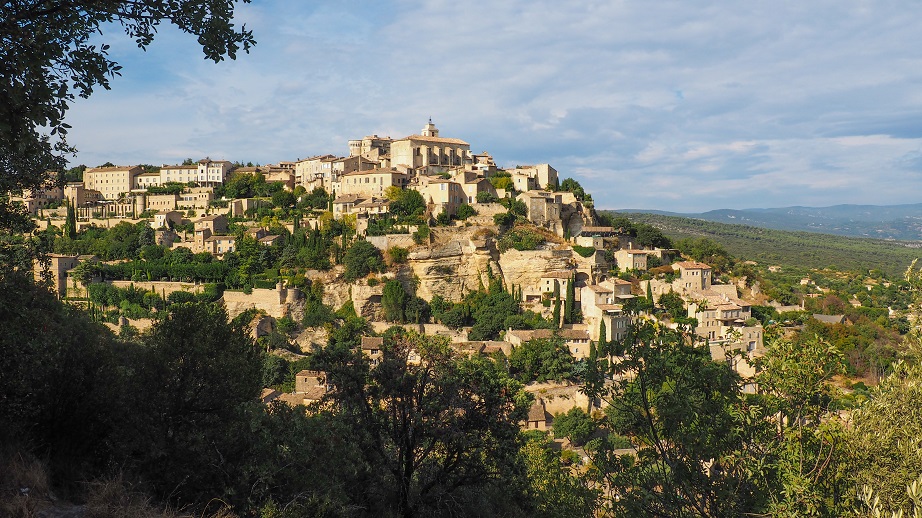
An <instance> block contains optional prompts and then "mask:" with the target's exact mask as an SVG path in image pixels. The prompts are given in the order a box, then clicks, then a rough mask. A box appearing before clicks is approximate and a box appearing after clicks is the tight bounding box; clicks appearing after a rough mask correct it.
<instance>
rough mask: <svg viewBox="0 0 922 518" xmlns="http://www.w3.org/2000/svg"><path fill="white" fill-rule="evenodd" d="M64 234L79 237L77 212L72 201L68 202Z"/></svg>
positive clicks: (73, 237)
mask: <svg viewBox="0 0 922 518" xmlns="http://www.w3.org/2000/svg"><path fill="white" fill-rule="evenodd" d="M64 235H66V236H67V237H68V238H69V239H76V237H77V213H76V211H75V210H74V206H73V205H71V204H70V203H68V204H67V219H66V220H64Z"/></svg>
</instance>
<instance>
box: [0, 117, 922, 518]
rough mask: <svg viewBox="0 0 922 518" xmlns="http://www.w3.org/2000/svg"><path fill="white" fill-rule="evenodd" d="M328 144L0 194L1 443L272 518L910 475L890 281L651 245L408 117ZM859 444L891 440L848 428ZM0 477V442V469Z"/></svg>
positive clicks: (897, 290)
mask: <svg viewBox="0 0 922 518" xmlns="http://www.w3.org/2000/svg"><path fill="white" fill-rule="evenodd" d="M346 148H347V149H348V151H346V152H347V153H348V155H347V156H336V155H322V156H313V157H308V158H304V159H298V160H292V161H287V162H286V161H283V162H279V163H277V164H270V165H259V164H250V163H240V162H230V161H226V160H214V159H211V158H204V159H201V160H198V161H195V160H193V159H187V160H185V161H184V162H183V163H182V164H178V165H162V166H152V165H147V164H141V165H133V166H117V165H114V164H110V163H107V164H103V165H102V166H100V167H95V168H86V167H82V166H81V167H75V168H73V169H70V170H67V171H62V172H58V173H49V174H48V183H47V187H46V188H45V189H42V190H40V191H32V192H22V193H13V194H14V195H16V196H15V198H14V199H12V200H10V201H11V202H12V204H13V205H12V207H13V208H14V211H19V212H18V213H17V214H18V215H21V216H23V217H25V216H28V217H30V218H31V221H32V222H33V223H34V227H35V228H34V229H33V230H31V231H30V232H29V233H28V235H26V233H25V232H21V233H18V234H16V233H11V234H9V235H7V236H6V238H5V239H0V253H3V254H6V257H7V261H8V263H9V268H8V270H7V271H8V272H12V273H8V274H7V275H5V276H0V282H2V283H4V286H6V288H5V290H6V291H8V292H9V293H14V294H15V295H14V297H13V299H14V300H15V303H13V304H9V303H6V304H0V312H2V313H3V314H4V315H6V316H5V317H4V318H5V320H4V322H6V323H7V329H5V331H6V332H7V334H8V336H9V337H10V338H9V339H8V340H7V343H8V344H9V345H8V346H7V352H6V355H5V356H4V362H5V364H4V376H3V377H0V384H2V386H3V387H4V390H3V391H2V393H3V394H13V395H14V397H11V398H8V397H7V398H0V410H3V412H5V413H6V415H10V416H12V418H11V419H9V420H6V421H7V422H8V423H11V425H12V426H11V427H9V429H8V430H7V431H6V432H5V433H7V434H8V435H7V436H8V437H21V436H29V437H34V439H30V440H32V441H34V442H35V443H36V444H42V445H49V446H48V447H47V448H48V450H47V451H49V452H51V453H50V454H49V458H51V456H53V457H54V458H55V461H54V464H53V465H56V466H59V467H60V466H64V467H65V469H67V467H69V466H71V465H72V464H73V462H74V461H73V460H72V459H73V458H75V457H71V455H72V453H71V452H74V451H77V452H78V454H77V456H78V457H81V456H82V458H83V459H86V460H85V461H81V462H83V464H81V465H87V466H90V465H91V464H92V463H94V462H97V463H98V464H99V466H97V467H90V468H87V469H91V470H94V472H95V473H98V474H105V473H107V470H108V469H109V468H108V467H109V466H116V465H117V466H127V468H125V469H127V471H128V472H129V473H132V474H133V476H135V477H137V478H136V480H138V481H139V483H142V484H147V487H150V488H151V489H150V490H149V491H150V492H151V494H154V495H157V498H159V499H160V500H159V502H161V503H169V502H178V503H182V504H183V505H190V506H193V507H194V508H196V509H204V508H203V507H202V506H203V505H204V504H203V502H208V501H210V500H213V499H214V498H216V497H221V498H223V499H226V500H227V501H229V502H231V503H229V504H227V506H228V507H229V508H230V507H233V508H234V509H237V510H243V511H242V512H243V513H244V514H241V516H255V514H254V513H255V510H256V509H258V510H259V512H260V515H262V516H273V517H277V518H281V517H285V516H292V517H293V516H304V515H314V514H316V513H313V510H316V509H315V507H316V506H318V505H321V504H318V503H317V502H325V501H330V502H334V504H332V505H334V506H338V507H337V508H338V509H340V510H341V511H342V512H340V513H338V514H337V513H333V514H332V515H342V516H353V515H356V514H355V513H352V512H351V511H348V509H363V510H365V511H363V512H367V513H366V514H362V513H359V514H358V515H374V516H377V515H380V513H379V511H380V510H381V509H390V510H391V511H392V512H391V515H394V516H397V515H400V516H407V515H417V516H429V515H438V514H440V513H439V511H438V510H440V509H449V508H450V509H462V508H465V507H466V506H468V504H469V503H472V502H475V503H472V504H470V505H474V506H475V507H476V508H477V509H483V510H484V511H483V512H482V513H480V514H477V513H475V514H476V515H482V516H492V515H501V516H506V515H511V516H536V515H538V516H544V515H548V516H598V515H601V514H604V509H608V508H609V507H611V508H615V507H619V506H620V508H622V509H624V510H626V511H625V514H624V515H625V516H638V515H646V514H657V515H664V516H671V515H677V514H689V515H691V514H695V515H698V511H692V510H688V512H685V511H683V512H674V509H677V508H686V507H687V506H688V505H689V504H688V503H689V502H691V503H695V502H698V501H699V500H697V499H698V496H697V495H710V496H707V498H706V500H707V504H706V507H707V508H708V509H709V511H708V512H707V513H704V514H703V515H709V516H736V515H739V514H740V513H739V512H738V510H740V509H755V510H759V512H760V513H761V512H762V511H763V510H765V509H776V510H779V509H781V510H785V509H795V508H796V509H801V506H808V507H809V506H811V505H814V504H812V503H810V502H815V501H818V499H824V498H828V499H829V501H830V502H831V501H832V500H834V499H835V498H839V496H837V495H842V494H845V493H844V492H846V491H847V492H848V494H849V495H851V496H850V497H849V498H850V500H848V501H847V502H846V503H844V504H835V505H833V504H828V506H829V508H835V509H840V510H841V509H844V508H846V507H850V506H851V507H854V506H857V505H866V506H868V507H871V506H872V505H874V504H873V502H874V500H873V499H872V498H871V497H872V493H868V492H865V493H858V492H856V491H855V490H854V488H855V487H857V484H858V483H859V482H860V483H862V484H873V485H874V487H880V488H882V489H881V491H886V494H888V495H902V494H903V493H905V491H904V487H905V484H904V482H905V481H906V480H910V479H911V478H912V477H913V476H916V475H915V473H917V472H918V471H917V469H916V467H915V466H917V462H918V455H917V453H918V451H917V450H918V448H915V447H914V445H916V444H917V438H918V436H919V434H918V433H917V432H914V431H913V430H916V429H917V427H918V423H917V421H918V420H916V419H911V418H907V420H908V421H912V423H910V424H905V425H902V426H891V425H890V424H889V422H886V423H885V422H884V421H880V422H878V421H877V420H876V419H878V417H880V416H884V417H887V416H891V415H897V414H891V413H889V412H888V411H887V410H886V407H885V406H883V407H880V408H884V410H881V411H877V410H875V411H874V412H865V410H864V409H865V408H878V407H872V406H871V405H886V404H891V403H887V401H888V400H887V399H886V398H887V397H890V396H887V395H886V394H887V392H885V391H887V390H889V391H891V393H892V394H897V393H898V392H894V391H896V390H897V389H896V388H893V387H897V388H899V387H902V385H893V384H894V383H905V384H906V387H907V389H906V390H913V391H917V389H918V384H917V383H916V382H915V381H912V380H916V379H918V376H919V374H918V373H917V371H915V370H912V371H910V370H907V369H918V366H917V365H918V364H917V360H915V359H914V358H917V357H922V352H919V351H920V349H919V347H920V346H919V344H922V336H920V334H919V332H918V322H919V321H920V317H919V316H918V307H919V305H918V302H917V301H918V294H919V293H920V290H922V271H919V270H918V269H917V263H916V262H913V263H912V264H911V265H910V266H909V269H908V270H907V272H906V273H905V274H904V278H903V279H901V280H897V279H892V278H888V277H887V276H886V275H885V274H884V272H882V271H880V270H873V269H869V270H866V271H862V272H849V271H842V270H839V269H837V268H835V267H834V266H829V267H826V268H822V269H821V268H803V267H799V266H798V265H797V261H782V262H780V263H779V264H775V263H770V262H767V261H763V263H764V264H759V263H756V262H754V261H751V260H745V259H744V258H742V257H735V258H734V257H732V256H730V254H729V253H728V252H727V251H726V250H725V249H723V247H722V246H721V245H720V244H719V243H717V242H715V241H711V240H709V239H707V238H698V237H692V238H687V237H681V235H682V234H680V233H678V232H675V233H673V232H672V231H673V230H674V229H670V235H672V236H679V237H673V238H672V239H674V241H673V240H672V239H670V238H667V237H666V235H664V233H663V231H661V230H660V229H659V228H658V227H655V226H653V225H651V224H647V223H644V222H643V220H642V219H641V218H637V217H633V216H632V217H630V218H629V217H626V216H625V215H621V214H616V213H610V212H606V211H597V210H596V209H595V206H594V202H593V199H592V196H591V194H589V193H588V192H586V191H585V189H584V188H583V187H582V186H581V185H580V184H579V182H578V181H576V180H574V179H573V178H569V177H566V175H565V174H561V173H560V172H559V171H558V170H557V169H555V168H554V167H553V166H552V165H551V164H533V165H521V164H517V165H506V166H501V165H500V164H497V163H495V161H494V160H493V158H492V157H491V155H490V154H489V153H486V152H482V153H478V154H475V153H473V152H472V151H471V146H470V144H468V143H467V142H466V141H464V140H461V139H458V138H448V137H443V136H442V135H441V132H440V131H439V129H438V128H437V127H436V126H435V125H434V124H433V123H432V122H431V121H430V122H429V123H427V124H426V125H425V126H424V127H423V128H422V130H421V131H420V132H419V134H414V135H410V136H407V137H404V138H399V139H393V138H390V137H382V136H378V135H371V136H366V137H364V138H362V139H356V140H352V141H349V142H347V143H346V146H344V151H345V149H346ZM17 207H18V208H17ZM664 228H667V227H666V226H665V225H664ZM686 235H688V234H686ZM691 235H692V236H696V234H691ZM10 251H13V252H15V253H9V252H10ZM33 252H34V253H33ZM760 257H771V256H760ZM769 260H770V259H769ZM75 308H76V310H75ZM39 322H40V323H41V325H37V323H39ZM106 327H107V328H108V329H106ZM915 355H918V356H915ZM904 361H905V362H906V363H904ZM913 362H915V363H913ZM891 372H892V373H899V376H894V375H892V374H890V373H891ZM7 373H10V374H8V375H7ZM907 380H908V381H907ZM873 385H877V386H878V387H880V388H879V389H878V388H872V387H873ZM888 387H889V388H888ZM899 390H903V389H902V388H900V389H899ZM907 394H908V393H907ZM913 394H915V393H913ZM900 397H902V396H900ZM906 398H907V399H906V401H914V400H918V397H917V396H916V395H907V396H906ZM892 401H894V402H893V403H892V405H893V407H892V408H902V407H903V406H904V404H903V402H902V401H904V400H902V399H899V400H896V399H894V400H892ZM910 406H911V405H910ZM899 415H903V414H899ZM906 415H909V414H906ZM61 416H64V417H61ZM887 419H890V417H887ZM908 421H907V422H908ZM3 422H4V420H0V425H2V424H3ZM869 427H870V428H871V429H873V430H875V431H874V432H873V433H866V432H864V431H862V430H866V429H868V428H869ZM913 427H916V428H913ZM888 433H889V434H892V437H893V439H892V443H893V444H898V445H899V444H906V445H910V449H911V450H912V451H911V452H910V451H908V450H907V451H906V452H903V450H901V449H900V448H901V447H900V446H897V447H891V446H883V447H881V448H880V449H878V446H879V445H880V444H890V443H883V442H881V441H877V440H876V439H871V440H868V438H869V437H871V438H873V437H875V436H881V435H883V434H888ZM24 434H29V435H24ZM843 437H844V439H842V438H843ZM888 440H889V439H888ZM913 441H916V442H913ZM100 452H102V453H100ZM792 452H793V453H792ZM853 452H864V453H860V455H863V456H860V457H859V456H858V455H859V454H855V453H853ZM893 452H896V454H894V453H893ZM891 454H894V455H896V456H894V457H888V455H891ZM4 455H5V456H4ZM805 458H806V459H808V460H807V461H806V462H805V461H804V459H805ZM4 459H6V460H4ZM22 459H27V460H28V459H30V457H28V456H26V457H22V456H21V455H19V454H18V453H16V452H15V451H13V453H4V451H3V450H2V449H0V473H2V472H3V471H5V470H6V471H9V472H13V471H16V470H18V471H16V473H27V472H29V470H28V469H26V468H27V466H26V467H22V463H23V462H25V461H24V460H22ZM317 459H335V461H334V462H317ZM407 459H411V460H409V461H408V460H407ZM830 459H832V460H830ZM881 459H882V460H881ZM33 461H34V462H38V460H36V459H32V460H31V461H29V462H33ZM883 464H888V465H889V464H892V465H893V466H897V467H894V468H892V469H891V468H889V467H887V468H879V467H877V466H882V465H883ZM766 465H768V466H770V468H767V469H768V472H771V473H774V474H772V475H770V476H767V477H765V478H761V477H762V475H754V474H758V473H765V472H766V471H764V470H765V469H766V468H764V466H766ZM825 465H830V466H832V465H834V466H835V467H834V468H829V469H827V468H825V467H823V466H825ZM903 465H905V466H906V467H899V466H903ZM4 466H10V468H6V469H4V468H3V467H4ZM811 466H813V467H812V468H811ZM667 467H668V469H667ZM14 468H15V469H14ZM36 470H37V471H41V469H40V468H36ZM760 470H761V471H760ZM894 470H904V471H903V473H905V474H904V475H899V476H897V477H889V474H890V473H891V472H893V471H894ZM220 473H223V474H225V475H222V476H225V479H224V480H223V481H217V482H216V480H217V475H216V474H220ZM650 473H657V474H658V475H656V476H655V477H653V478H652V479H651V478H649V474H650ZM840 473H853V474H850V475H848V476H843V477H840V476H839V475H838V474H840ZM881 474H883V475H884V476H886V477H887V478H880V475H881ZM17 477H18V478H17V480H25V479H24V478H22V477H21V476H19V475H17ZM76 477H77V478H76V479H79V480H84V478H83V477H84V475H76ZM671 477H676V478H674V479H673V478H671ZM891 478H892V479H893V480H891ZM76 479H75V480H76ZM2 480H3V479H2V477H0V483H2ZM513 480H514V481H515V483H514V484H513V483H511V482H510V481H513ZM689 480H693V481H694V485H693V487H695V488H696V489H687V488H686V485H687V484H689V482H688V481H689ZM817 480H821V481H823V482H817ZM894 480H895V481H896V482H893V481H894ZM891 482H892V483H891ZM128 484H131V482H129V483H128ZM827 484H828V485H827ZM26 485H27V484H26V483H24V482H17V484H16V485H15V487H16V488H19V487H26ZM715 485H719V486H720V487H722V488H725V489H721V490H720V491H712V488H713V487H716V486H715ZM10 487H14V486H10ZM93 487H96V486H93ZM100 487H101V486H100ZM115 487H122V488H124V487H125V483H122V482H119V483H117V484H115ZM353 487H363V488H365V487H367V488H368V489H367V490H364V491H351V490H342V491H341V490H339V489H337V488H353ZM510 487H511V488H512V489H509V488H510ZM177 488H178V489H177ZM427 488H430V489H427ZM431 488H435V489H431ZM126 490H127V491H131V489H130V487H129V489H126ZM93 491H95V489H94V490H93ZM177 491H178V493H177ZM484 492H487V493H484ZM5 494H13V493H12V492H10V491H7V492H6V493H5ZM305 494H308V495H312V496H310V498H315V499H318V500H310V501H307V502H304V501H303V499H304V495H305ZM485 494H488V495H489V496H486V497H484V496H483V495H485ZM675 494H682V495H684V496H683V497H682V498H680V499H679V500H678V501H674V495H675ZM446 495H450V496H451V498H446ZM649 495H654V496H653V498H654V500H656V502H657V503H656V504H655V505H654V506H653V507H652V508H651V507H650V505H651V504H650V499H649ZM725 495H733V497H732V498H727V497H725ZM766 495H768V496H766ZM785 495H789V496H785ZM829 495H832V496H829ZM855 495H858V496H857V497H856V496H855ZM862 495H864V496H862ZM873 496H876V493H874V494H873ZM17 498H18V500H17ZM87 498H90V497H87ZM456 498H458V499H459V500H455V499H456ZM856 498H858V500H856ZM325 499H329V500H325ZM859 500H861V502H864V504H859V503H858V502H859ZM10 502H11V501H10V500H9V498H7V499H6V500H4V499H3V498H2V497H0V514H3V515H5V513H6V514H9V513H7V510H8V509H10V507H9V505H13V504H15V505H19V503H25V504H28V505H33V506H34V505H38V504H36V503H35V502H36V501H35V500H34V499H33V500H26V499H23V498H21V497H20V496H16V497H15V498H13V501H12V503H10ZM277 502H284V503H285V504H284V506H286V507H288V506H294V507H291V509H295V510H294V511H292V513H289V514H285V513H282V514H280V513H278V512H276V511H273V509H276V510H277V509H278V508H277V507H275V506H276V503H277ZM791 502H794V503H791ZM803 502H807V504H804V503H803ZM892 502H895V503H887V504H885V505H886V506H888V507H897V506H901V505H903V504H901V503H899V502H898V501H896V500H894V501H892ZM50 505H51V506H55V505H56V504H54V503H51V504H50ZM119 505H121V504H119ZM157 505H160V504H157ZM789 505H790V506H794V507H788V506H789ZM817 505H819V504H817ZM823 505H827V504H823ZM4 506H6V507H4ZM298 506H304V507H298ZM503 506H511V507H509V508H514V509H518V510H519V511H521V512H520V513H519V514H516V513H506V511H505V510H504V508H503ZM557 506H560V507H557ZM415 508H418V509H422V510H420V511H418V512H404V511H403V510H406V509H411V510H412V509H415ZM297 509H300V511H298V510H297ZM317 509H319V507H317ZM395 509H396V510H398V511H400V512H397V511H394V510H395ZM553 509H556V511H553ZM650 509H661V511H650ZM306 510H312V511H311V513H313V514H311V513H308V512H307V511H306ZM302 511H303V512H302ZM747 512H748V511H747ZM247 513H249V514H247ZM273 513H274V514H273ZM369 513H370V514H369ZM785 513H786V511H785V512H781V513H779V515H780V514H785ZM837 513H838V512H835V513H832V514H828V515H829V516H834V515H841V513H838V514H837ZM127 514H130V515H138V513H134V512H129V513H127ZM385 514H386V513H385ZM462 514H463V513H462ZM768 514H771V513H768ZM25 515H26V516H28V514H25ZM202 515H203V516H204V515H205V514H202ZM820 515H822V514H820Z"/></svg>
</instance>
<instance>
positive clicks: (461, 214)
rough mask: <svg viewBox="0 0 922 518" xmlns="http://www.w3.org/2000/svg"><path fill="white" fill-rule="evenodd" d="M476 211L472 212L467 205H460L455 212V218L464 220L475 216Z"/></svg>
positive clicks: (471, 208)
mask: <svg viewBox="0 0 922 518" xmlns="http://www.w3.org/2000/svg"><path fill="white" fill-rule="evenodd" d="M476 215H477V211H476V210H474V207H471V206H470V205H468V204H467V203H464V204H462V205H461V206H460V207H458V210H457V211H456V212H455V216H456V217H457V218H458V219H460V220H465V219H467V218H469V217H471V216H476Z"/></svg>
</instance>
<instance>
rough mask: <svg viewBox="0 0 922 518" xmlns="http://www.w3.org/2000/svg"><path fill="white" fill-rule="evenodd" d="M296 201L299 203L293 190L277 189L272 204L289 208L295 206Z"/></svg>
mask: <svg viewBox="0 0 922 518" xmlns="http://www.w3.org/2000/svg"><path fill="white" fill-rule="evenodd" d="M295 203H297V200H296V199H295V195H294V194H292V193H291V191H286V190H284V189H282V190H279V191H275V192H274V193H273V194H272V204H273V205H275V206H276V207H281V208H286V209H287V208H291V207H294V205H295Z"/></svg>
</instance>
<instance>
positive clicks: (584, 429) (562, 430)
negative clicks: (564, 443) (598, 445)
mask: <svg viewBox="0 0 922 518" xmlns="http://www.w3.org/2000/svg"><path fill="white" fill-rule="evenodd" d="M595 431H596V423H595V421H594V420H593V419H592V417H591V416H590V415H589V414H588V413H586V412H585V411H584V410H583V409H582V408H579V407H573V408H571V409H570V410H568V411H567V412H565V413H560V414H554V437H557V438H561V437H566V438H567V439H569V440H570V442H571V443H573V444H574V445H575V446H582V445H583V444H586V441H587V440H589V437H590V436H591V435H592V434H593V432H595Z"/></svg>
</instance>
